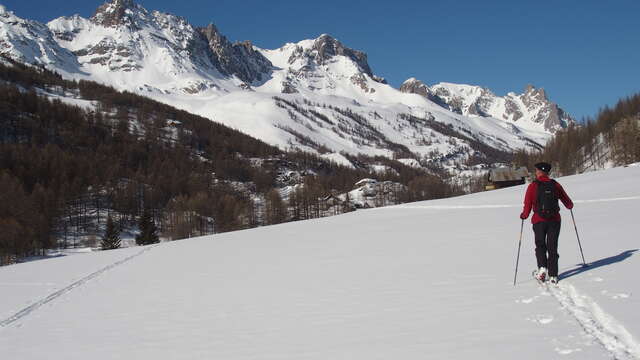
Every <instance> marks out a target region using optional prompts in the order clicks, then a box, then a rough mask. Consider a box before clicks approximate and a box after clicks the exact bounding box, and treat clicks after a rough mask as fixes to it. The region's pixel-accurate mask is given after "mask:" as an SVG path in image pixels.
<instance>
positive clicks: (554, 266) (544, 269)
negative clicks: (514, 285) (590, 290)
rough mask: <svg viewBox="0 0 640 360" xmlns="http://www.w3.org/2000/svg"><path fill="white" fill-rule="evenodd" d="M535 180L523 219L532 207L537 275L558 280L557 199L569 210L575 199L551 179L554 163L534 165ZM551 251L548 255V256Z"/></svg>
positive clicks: (525, 203)
mask: <svg viewBox="0 0 640 360" xmlns="http://www.w3.org/2000/svg"><path fill="white" fill-rule="evenodd" d="M535 167H536V180H535V181H534V182H532V183H531V184H529V187H527V193H526V195H525V197H524V208H523V210H522V213H521V214H520V219H522V220H525V219H527V218H528V217H529V213H530V212H531V210H532V209H533V217H532V218H531V223H532V224H533V232H534V234H535V241H536V260H537V262H538V270H537V271H534V276H535V277H536V279H538V281H541V282H544V281H545V280H546V277H547V275H549V281H550V282H551V283H552V284H557V283H558V257H559V255H558V236H559V235H560V206H558V199H560V200H561V201H562V203H563V204H564V206H565V207H566V208H567V209H572V208H573V202H572V201H571V199H570V198H569V196H568V195H567V193H566V192H565V191H564V189H563V188H562V186H561V185H560V184H559V183H558V182H557V181H555V180H553V179H551V178H549V171H551V164H549V163H546V162H540V163H537V164H535ZM547 253H548V256H547Z"/></svg>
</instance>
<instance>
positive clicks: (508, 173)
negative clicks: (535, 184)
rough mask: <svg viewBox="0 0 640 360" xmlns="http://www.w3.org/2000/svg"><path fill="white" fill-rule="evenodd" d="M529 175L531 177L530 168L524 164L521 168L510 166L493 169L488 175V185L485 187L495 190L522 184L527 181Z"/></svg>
mask: <svg viewBox="0 0 640 360" xmlns="http://www.w3.org/2000/svg"><path fill="white" fill-rule="evenodd" d="M527 177H529V170H527V168H526V167H524V166H523V167H521V168H519V169H514V168H510V167H501V168H496V169H491V170H490V171H489V174H488V175H487V185H486V186H485V187H484V188H485V190H494V189H502V188H506V187H509V186H516V185H522V184H524V183H526V180H527Z"/></svg>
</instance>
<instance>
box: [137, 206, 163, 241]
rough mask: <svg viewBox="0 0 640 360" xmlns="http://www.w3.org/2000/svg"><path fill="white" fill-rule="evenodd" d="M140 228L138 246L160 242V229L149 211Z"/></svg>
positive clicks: (143, 214)
mask: <svg viewBox="0 0 640 360" xmlns="http://www.w3.org/2000/svg"><path fill="white" fill-rule="evenodd" d="M138 227H139V228H140V234H138V235H137V236H136V244H138V245H150V244H155V243H158V242H160V239H159V238H158V228H156V224H155V223H154V222H153V218H152V217H151V214H150V213H149V211H148V210H145V211H144V212H143V213H142V216H141V217H140V220H139V222H138Z"/></svg>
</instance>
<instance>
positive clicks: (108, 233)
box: [101, 216, 122, 250]
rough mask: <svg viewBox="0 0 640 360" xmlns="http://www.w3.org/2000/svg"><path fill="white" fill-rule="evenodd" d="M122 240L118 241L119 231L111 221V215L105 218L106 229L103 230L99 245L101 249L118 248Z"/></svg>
mask: <svg viewBox="0 0 640 360" xmlns="http://www.w3.org/2000/svg"><path fill="white" fill-rule="evenodd" d="M121 244H122V242H121V241H120V231H119V230H118V228H117V227H116V225H115V224H114V223H113V219H111V216H109V217H108V218H107V229H106V230H105V232H104V237H103V238H102V242H101V246H102V250H112V249H118V248H119V247H120V245H121Z"/></svg>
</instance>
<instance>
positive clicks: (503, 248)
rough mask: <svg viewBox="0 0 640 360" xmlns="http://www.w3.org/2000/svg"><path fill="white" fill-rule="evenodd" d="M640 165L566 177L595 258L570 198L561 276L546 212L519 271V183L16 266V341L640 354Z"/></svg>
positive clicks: (251, 353) (244, 351)
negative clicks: (542, 239)
mask: <svg viewBox="0 0 640 360" xmlns="http://www.w3.org/2000/svg"><path fill="white" fill-rule="evenodd" d="M639 178H640V166H631V167H627V168H615V169H610V170H606V171H600V172H593V173H588V174H583V175H577V176H570V177H565V178H560V179H559V181H560V182H561V183H562V184H563V186H564V187H565V189H566V190H567V192H568V193H569V195H570V196H571V197H572V198H573V199H574V200H575V203H576V207H575V209H574V213H575V216H576V221H577V223H578V230H579V231H580V236H581V240H582V245H583V248H584V252H585V257H586V259H587V262H588V263H590V266H589V267H587V268H582V267H580V266H578V265H576V264H579V263H580V260H579V259H580V255H579V251H578V248H577V241H576V238H575V233H574V229H573V225H572V223H571V217H570V214H569V213H568V212H567V211H566V210H563V211H562V215H563V217H564V219H563V220H564V223H563V228H562V233H561V237H560V249H559V251H560V255H561V257H560V273H561V275H560V277H561V282H560V285H559V287H557V288H548V289H547V288H544V287H540V286H538V285H537V283H536V282H535V281H534V280H533V279H531V278H530V276H529V274H530V272H531V270H532V269H533V268H534V266H535V260H534V255H533V237H532V232H531V227H530V224H529V223H527V226H525V231H526V232H525V235H524V238H523V247H522V253H521V259H520V271H519V274H520V275H519V277H518V284H517V286H515V287H514V286H513V285H512V283H511V282H512V279H513V270H514V265H515V255H516V248H517V241H518V235H519V233H518V231H519V230H520V220H519V219H518V214H519V213H520V210H521V209H520V207H521V205H520V204H521V202H522V197H523V195H524V187H523V186H519V187H514V188H509V189H502V190H497V191H492V192H485V193H478V194H473V195H468V196H463V197H457V198H450V199H442V200H436V201H428V202H421V203H414V204H406V205H400V206H394V207H387V208H379V209H372V210H363V211H357V212H354V213H349V214H345V215H341V216H336V217H331V218H324V219H317V220H312V221H305V222H296V223H289V224H283V225H278V226H270V227H263V228H258V229H251V230H246V231H239V232H233V233H226V234H220V235H215V236H212V237H202V238H197V239H191V240H187V241H177V242H171V243H163V244H160V245H158V246H156V247H154V248H152V249H151V250H150V251H145V250H146V249H140V248H133V249H122V250H114V251H107V252H100V253H97V254H86V255H74V256H69V257H65V258H56V259H50V260H43V261H36V262H31V263H25V264H19V265H13V266H8V267H4V268H0V293H2V294H3V295H2V301H1V302H0V324H1V325H0V348H1V349H3V355H6V356H7V358H19V359H40V358H49V359H62V358H64V359H85V358H93V359H114V358H122V359H125V358H127V359H130V358H139V359H147V358H149V359H151V358H163V359H194V358H223V359H328V358H331V359H424V358H447V359H469V358H495V359H514V358H518V359H539V358H566V359H572V358H575V359H585V358H586V359H602V358H614V359H640V313H639V312H638V311H637V309H638V305H639V302H640V301H639V300H638V294H639V292H638V290H640V285H639V283H638V281H637V280H636V279H635V278H636V277H637V274H638V270H640V256H639V254H638V249H639V248H640V243H639V241H638V236H637V223H636V222H635V221H634V220H635V219H636V217H637V215H636V214H637V211H638V209H639V205H640V189H638V187H637V184H638V179H639ZM141 251H144V252H142V253H141ZM74 284H76V285H74ZM61 290H62V291H61ZM56 294H57V295H56ZM52 296H53V298H51V297H52ZM47 299H49V300H48V301H45V302H43V300H47ZM34 304H40V305H36V307H35V308H32V311H28V312H26V313H23V311H24V310H25V309H29V308H30V307H32V306H34ZM21 313H22V314H24V315H22V316H19V317H18V318H17V319H14V317H15V315H16V314H21ZM10 319H14V320H10ZM9 320H10V321H9Z"/></svg>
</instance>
